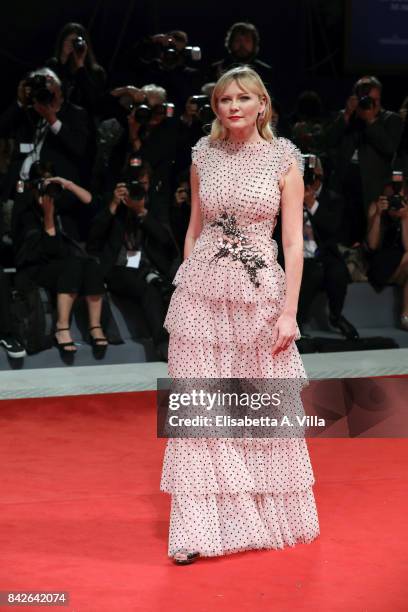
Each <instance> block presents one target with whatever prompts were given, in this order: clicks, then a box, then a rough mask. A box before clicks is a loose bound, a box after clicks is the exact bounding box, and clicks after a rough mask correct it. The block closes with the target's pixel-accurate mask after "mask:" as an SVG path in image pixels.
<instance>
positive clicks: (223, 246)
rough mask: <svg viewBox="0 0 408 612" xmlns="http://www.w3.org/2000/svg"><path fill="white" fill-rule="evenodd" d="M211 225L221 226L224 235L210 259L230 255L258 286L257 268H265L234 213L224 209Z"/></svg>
mask: <svg viewBox="0 0 408 612" xmlns="http://www.w3.org/2000/svg"><path fill="white" fill-rule="evenodd" d="M211 226H212V227H216V226H219V227H222V229H223V231H224V235H223V236H222V238H221V239H220V241H219V242H218V244H217V246H218V251H217V253H216V254H215V255H214V257H213V258H212V259H211V261H218V260H219V259H221V258H222V257H227V256H230V257H232V259H233V260H234V261H236V260H239V261H241V263H242V264H243V265H244V267H245V269H246V271H247V272H248V274H249V278H250V280H251V282H252V283H253V284H254V285H255V287H259V285H260V283H259V280H258V279H257V278H256V276H257V272H258V269H259V268H266V267H267V264H266V262H265V261H264V259H263V258H262V257H261V255H259V254H258V253H256V252H255V251H254V247H253V246H251V244H250V242H249V240H248V237H247V236H246V235H245V234H244V233H243V232H242V231H241V230H240V228H239V227H238V226H237V220H236V218H235V215H228V214H227V212H226V211H224V212H223V213H222V214H221V216H220V217H219V218H218V219H216V220H215V221H213V222H212V223H211Z"/></svg>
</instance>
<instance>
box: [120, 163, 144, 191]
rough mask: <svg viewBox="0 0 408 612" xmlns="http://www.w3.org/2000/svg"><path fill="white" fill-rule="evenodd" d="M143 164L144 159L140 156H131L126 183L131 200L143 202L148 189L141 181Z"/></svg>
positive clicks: (125, 177) (125, 178) (126, 173)
mask: <svg viewBox="0 0 408 612" xmlns="http://www.w3.org/2000/svg"><path fill="white" fill-rule="evenodd" d="M142 163H143V161H142V158H141V157H140V156H139V155H131V156H130V157H129V162H128V168H127V170H126V172H125V176H124V183H125V187H126V189H127V190H128V192H129V198H130V199H131V200H142V199H143V198H145V197H146V189H145V188H144V186H143V184H142V183H141V182H140V180H139V179H140V169H141V167H142Z"/></svg>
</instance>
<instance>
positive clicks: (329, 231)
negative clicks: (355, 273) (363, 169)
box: [273, 185, 344, 267]
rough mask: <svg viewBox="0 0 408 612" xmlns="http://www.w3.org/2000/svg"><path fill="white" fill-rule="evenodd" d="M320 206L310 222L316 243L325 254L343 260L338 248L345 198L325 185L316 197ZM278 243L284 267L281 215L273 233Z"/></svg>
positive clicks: (280, 260)
mask: <svg viewBox="0 0 408 612" xmlns="http://www.w3.org/2000/svg"><path fill="white" fill-rule="evenodd" d="M316 199H317V201H318V202H319V206H318V208H317V210H316V212H315V214H314V215H312V214H310V216H309V218H310V222H311V224H312V228H313V233H314V237H315V241H316V244H317V246H318V248H319V250H320V252H321V254H322V255H323V256H324V255H333V256H334V257H337V258H339V259H341V260H343V257H342V255H341V253H340V251H339V249H338V246H337V242H338V232H339V229H340V226H341V223H342V219H343V214H344V200H343V198H342V196H341V195H340V194H338V193H337V192H335V191H333V190H332V189H328V188H327V187H326V186H325V185H323V187H322V190H321V192H320V194H319V195H318V196H317V197H316ZM273 237H274V239H275V240H276V242H277V243H278V262H279V264H280V265H281V266H282V267H284V263H285V260H284V253H283V248H282V226H281V216H280V215H279V217H278V222H277V224H276V228H275V231H274V235H273Z"/></svg>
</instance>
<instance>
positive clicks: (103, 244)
mask: <svg viewBox="0 0 408 612" xmlns="http://www.w3.org/2000/svg"><path fill="white" fill-rule="evenodd" d="M127 212H128V209H127V208H126V207H125V206H124V205H123V204H121V205H120V206H119V207H118V209H117V211H116V214H112V213H111V211H110V209H109V206H108V205H106V206H104V208H103V209H102V210H101V211H100V212H99V213H98V214H97V215H96V216H95V217H94V219H93V221H92V225H91V229H90V233H89V239H88V245H87V248H88V253H89V254H90V255H91V256H96V257H98V259H99V261H100V262H101V265H102V266H103V269H104V274H105V275H108V274H109V273H110V272H111V270H112V269H113V267H114V266H115V265H116V262H117V259H118V256H119V253H120V250H121V248H122V245H123V244H124V241H125V232H126V216H127ZM141 226H142V247H143V249H144V251H145V253H146V256H147V257H148V259H149V260H150V261H151V262H152V264H153V265H154V266H155V267H156V268H157V269H158V270H159V271H160V272H161V273H162V274H163V275H164V276H166V277H167V278H168V280H172V276H173V275H174V260H175V259H176V258H177V256H178V255H179V254H178V249H177V245H176V242H175V239H174V237H173V234H172V232H171V230H170V228H169V227H168V226H166V224H163V223H162V222H161V221H160V220H159V219H158V218H157V217H156V215H155V214H154V213H152V212H151V211H148V213H147V214H146V216H145V217H144V218H143V220H142V222H141Z"/></svg>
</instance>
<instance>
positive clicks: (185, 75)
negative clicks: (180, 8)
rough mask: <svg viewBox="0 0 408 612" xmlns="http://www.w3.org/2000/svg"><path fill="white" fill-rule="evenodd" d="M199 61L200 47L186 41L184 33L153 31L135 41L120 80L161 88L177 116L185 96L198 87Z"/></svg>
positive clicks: (199, 80)
mask: <svg viewBox="0 0 408 612" xmlns="http://www.w3.org/2000/svg"><path fill="white" fill-rule="evenodd" d="M200 60H201V50H200V48H199V47H197V46H190V45H189V44H188V35H187V33H186V32H182V31H180V30H172V31H171V32H167V33H164V34H155V35H153V36H148V37H145V38H143V39H141V40H139V41H138V42H137V44H136V45H135V47H134V48H133V50H132V55H131V58H130V66H129V70H128V72H127V73H126V74H124V75H123V76H122V79H123V80H126V81H128V82H132V83H135V85H137V86H139V87H142V86H143V85H144V84H145V83H156V85H158V86H160V87H163V89H165V90H166V91H167V93H168V96H169V98H170V99H171V100H173V102H174V104H175V116H179V115H180V114H181V113H182V112H183V109H184V105H185V103H186V100H187V98H188V97H189V96H190V95H191V94H192V93H193V92H194V91H198V90H199V88H200V85H201V81H202V77H201V71H200V69H199V68H198V67H197V66H200V64H199V62H200ZM123 80H122V82H123Z"/></svg>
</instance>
